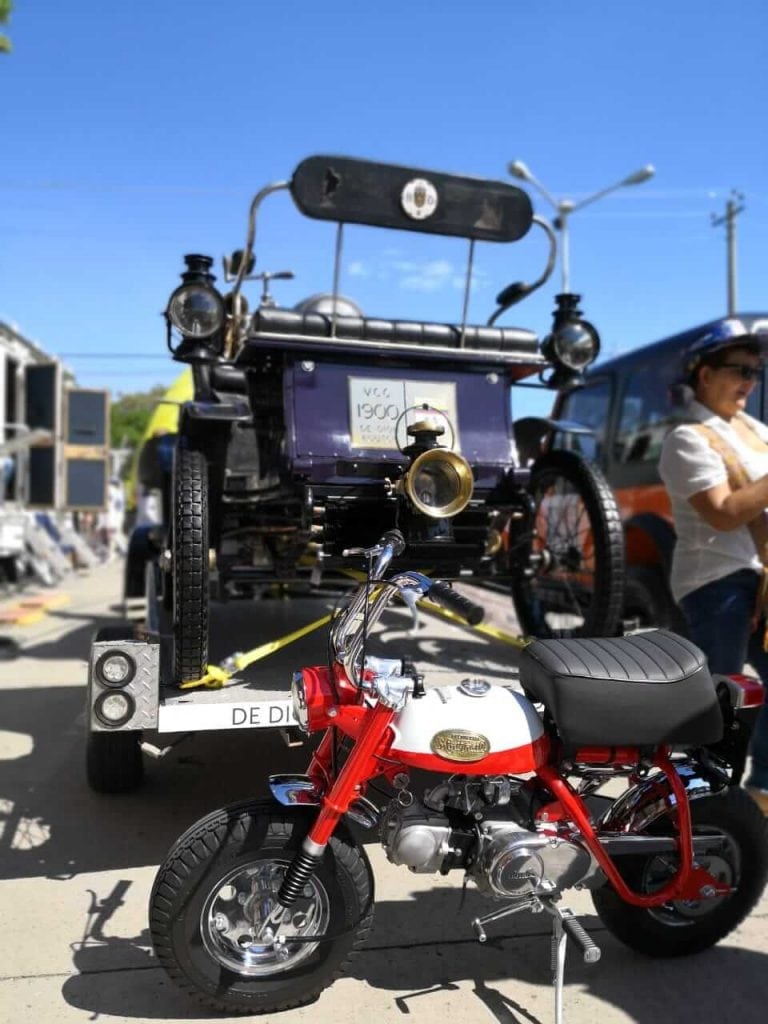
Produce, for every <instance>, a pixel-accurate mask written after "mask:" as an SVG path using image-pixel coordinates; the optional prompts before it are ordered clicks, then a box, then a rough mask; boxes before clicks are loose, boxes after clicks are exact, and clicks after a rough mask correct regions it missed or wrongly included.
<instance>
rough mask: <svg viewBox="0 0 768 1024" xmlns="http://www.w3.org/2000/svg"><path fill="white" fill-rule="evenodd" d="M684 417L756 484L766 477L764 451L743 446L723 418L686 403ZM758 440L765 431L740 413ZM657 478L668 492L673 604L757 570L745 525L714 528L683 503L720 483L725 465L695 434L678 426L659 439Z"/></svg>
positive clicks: (767, 435) (766, 437)
mask: <svg viewBox="0 0 768 1024" xmlns="http://www.w3.org/2000/svg"><path fill="white" fill-rule="evenodd" d="M686 412H687V413H688V414H689V415H688V419H689V420H690V421H692V422H693V421H695V422H699V423H706V424H707V426H710V427H712V428H713V429H714V430H715V431H716V432H717V433H718V434H719V435H720V436H721V437H722V438H723V439H724V440H725V441H727V442H728V444H729V445H730V446H731V448H733V450H734V452H736V454H737V455H738V457H739V459H740V461H741V464H742V466H743V467H744V470H745V472H746V474H747V476H748V477H749V479H750V480H752V481H754V480H759V479H760V477H762V476H765V475H766V473H768V451H766V452H765V454H763V453H761V452H758V451H755V449H754V448H750V447H749V445H746V444H745V443H744V442H743V441H742V440H741V438H740V437H739V435H738V434H737V433H736V431H735V430H734V429H733V428H732V427H731V426H730V424H729V423H728V422H727V420H723V419H721V418H720V417H719V416H715V415H714V414H713V413H712V411H711V410H710V409H708V408H707V407H706V406H705V405H702V404H701V403H700V402H695V401H694V402H691V403H690V405H689V406H688V408H687V410H686ZM740 418H741V419H742V420H743V421H745V422H747V423H749V425H750V426H751V427H753V429H754V430H755V432H756V433H757V434H758V436H759V437H760V438H761V439H762V440H763V441H765V442H766V444H768V427H766V426H765V425H764V424H762V423H760V421H759V420H756V419H753V418H752V417H751V416H747V414H746V413H740ZM659 472H660V473H661V478H662V480H663V481H664V484H665V485H666V488H667V490H668V491H669V496H670V499H671V502H672V516H673V518H674V522H675V532H676V533H677V543H676V545H675V553H674V556H673V559H672V574H671V580H670V583H671V586H672V594H673V595H674V597H675V600H677V601H679V600H680V598H681V597H684V596H685V595H686V594H690V593H691V591H693V590H697V589H698V588H699V587H703V586H704V585H705V584H706V583H712V582H713V581H714V580H719V579H722V578H723V576H728V575H730V574H731V573H733V572H737V571H738V570H739V569H754V570H755V571H756V572H761V571H762V568H763V566H762V563H761V561H760V559H759V558H758V555H757V551H756V550H755V544H754V541H753V540H752V534H751V533H750V532H749V527H747V526H740V527H739V528H738V529H736V530H716V529H715V528H714V527H712V526H710V525H709V524H708V523H707V522H705V521H704V520H703V519H702V518H701V516H700V515H699V514H698V513H697V512H696V511H695V510H694V508H693V506H692V505H691V504H690V503H689V501H688V499H689V498H691V497H692V496H693V495H694V494H699V493H700V492H701V491H706V490H709V488H710V487H715V486H716V485H717V484H722V483H725V482H726V480H727V479H728V474H727V471H726V468H725V463H724V461H723V459H722V457H721V456H720V455H718V453H717V452H716V451H715V450H714V449H713V448H712V446H711V445H710V444H709V442H708V441H707V439H706V438H705V437H702V435H701V434H700V433H699V431H698V430H697V429H696V428H695V427H693V426H689V425H688V424H681V425H680V426H677V427H675V428H674V430H672V431H670V433H669V434H667V436H666V438H665V439H664V445H663V447H662V450H661V459H660V461H659Z"/></svg>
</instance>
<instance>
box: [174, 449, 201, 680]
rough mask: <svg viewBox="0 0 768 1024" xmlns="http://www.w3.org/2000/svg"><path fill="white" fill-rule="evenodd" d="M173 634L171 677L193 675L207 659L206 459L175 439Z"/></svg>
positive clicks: (198, 671) (189, 676) (188, 676)
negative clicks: (172, 670) (177, 442)
mask: <svg viewBox="0 0 768 1024" xmlns="http://www.w3.org/2000/svg"><path fill="white" fill-rule="evenodd" d="M171 533H172V538H171V550H172V555H173V558H172V572H173V580H172V586H171V588H170V589H171V593H172V600H173V637H174V652H175V662H174V664H175V678H176V682H177V683H182V682H187V681H188V680H192V679H199V678H200V677H201V676H202V675H204V673H205V669H206V665H207V662H208V602H209V597H208V546H209V540H208V536H209V534H208V463H207V462H206V459H205V455H204V454H203V453H202V452H200V451H196V450H195V449H191V448H184V447H181V445H179V446H178V447H177V449H176V458H175V461H174V469H173V524H172V527H171Z"/></svg>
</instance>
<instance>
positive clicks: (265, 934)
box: [150, 801, 373, 1014]
mask: <svg viewBox="0 0 768 1024" xmlns="http://www.w3.org/2000/svg"><path fill="white" fill-rule="evenodd" d="M313 820H314V813H313V812H311V811H310V812H309V813H304V812H301V811H300V810H298V809H297V810H289V809H285V808H277V807H276V806H275V805H274V804H272V803H269V802H264V801H249V802H247V803H243V804H239V805H235V806H232V807H229V808H223V809H222V810H220V811H215V812H214V813H213V814H210V815H208V816H207V817H206V818H203V819H202V820H201V821H200V822H198V823H197V824H196V825H193V826H192V828H191V829H189V831H188V832H187V833H186V834H185V835H183V836H182V837H181V839H179V840H178V841H177V843H176V844H175V846H174V847H173V848H172V849H171V851H170V853H169V854H168V856H167V858H166V860H165V862H164V863H163V864H162V865H161V867H160V870H159V871H158V874H157V878H156V880H155V885H154V888H153V890H152V896H151V899H150V928H151V932H152V941H153V943H154V947H155V952H156V954H157V957H158V959H159V960H160V962H161V964H162V965H163V967H164V968H165V970H166V971H167V972H168V974H169V975H170V977H171V978H172V980H173V981H174V982H175V983H176V984H178V985H179V986H180V987H181V988H183V989H185V990H186V991H188V992H189V993H190V994H192V995H194V996H195V997H196V998H197V999H198V1000H199V1001H200V1002H202V1003H203V1004H205V1005H206V1006H207V1007H210V1008H213V1009H215V1010H216V1011H218V1012H223V1013H248V1014H255V1013H276V1012H278V1011H280V1010H287V1009H289V1008H290V1007H293V1006H300V1005H303V1004H305V1003H308V1002H311V1001H313V1000H314V999H316V998H317V996H318V995H319V994H320V993H321V992H322V991H323V989H325V988H327V986H328V985H330V984H331V982H332V981H334V979H335V978H337V977H338V976H339V975H340V974H342V973H343V972H344V971H345V970H346V968H347V966H348V964H349V962H350V959H351V958H352V957H353V956H354V954H355V953H356V952H357V950H358V948H359V947H360V945H361V944H362V943H363V941H364V939H365V937H366V936H367V934H368V932H369V930H370V926H371V920H372V916H373V876H372V873H371V868H370V864H369V863H368V858H367V857H366V855H365V852H364V850H363V849H362V848H361V847H360V846H358V845H357V843H356V842H355V841H354V840H353V839H352V837H351V836H350V834H349V833H348V832H347V831H346V829H344V828H343V827H339V828H338V829H337V830H336V833H335V834H334V836H333V837H332V838H331V840H330V841H329V843H328V846H327V847H326V850H325V854H324V856H323V860H322V862H321V864H320V866H319V867H318V868H317V870H316V871H315V872H314V873H313V874H312V875H311V876H310V877H309V878H308V879H307V881H306V882H305V884H304V886H303V887H302V890H301V894H300V895H299V897H298V899H297V900H296V902H295V903H294V904H293V905H292V906H291V907H290V908H289V909H288V910H287V911H285V912H284V914H283V916H282V918H281V919H280V920H279V921H278V920H277V919H276V918H272V917H271V915H272V914H273V913H274V912H275V910H276V907H277V903H276V896H277V892H278V890H279V889H280V885H281V883H282V881H283V879H284V877H285V873H286V870H287V869H288V867H289V865H290V864H291V862H292V860H293V858H294V856H295V855H296V853H297V852H298V851H299V850H300V849H301V843H302V840H303V839H304V837H305V835H306V833H307V830H308V828H309V825H310V823H311V822H312V821H313Z"/></svg>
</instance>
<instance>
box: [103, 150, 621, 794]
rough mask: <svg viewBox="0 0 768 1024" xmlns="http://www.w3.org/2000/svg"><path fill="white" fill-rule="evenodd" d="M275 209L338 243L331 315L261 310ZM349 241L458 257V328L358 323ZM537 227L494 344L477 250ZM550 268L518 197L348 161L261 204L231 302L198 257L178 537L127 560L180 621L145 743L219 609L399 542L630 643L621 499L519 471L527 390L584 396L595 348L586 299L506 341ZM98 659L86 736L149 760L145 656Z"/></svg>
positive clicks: (519, 601) (545, 464)
mask: <svg viewBox="0 0 768 1024" xmlns="http://www.w3.org/2000/svg"><path fill="white" fill-rule="evenodd" d="M280 192H287V193H288V194H289V195H290V197H291V198H292V200H293V203H294V205H295V207H296V208H297V210H298V212H299V213H301V214H303V215H304V216H305V217H308V218H312V219H315V220H320V221H326V222H329V223H331V224H333V225H335V231H336V241H335V261H334V270H333V282H334V287H333V292H332V293H331V294H330V295H329V296H328V297H327V300H326V303H325V306H324V307H322V306H320V307H318V306H317V304H312V303H306V304H300V305H299V307H296V308H294V309H282V308H279V307H277V306H275V305H274V304H271V303H270V304H267V305H265V304H264V303H262V304H260V305H259V306H258V307H257V308H256V309H254V310H253V311H250V310H249V309H248V304H247V302H246V299H245V297H244V294H243V290H244V285H245V283H246V282H247V281H248V280H249V279H252V278H253V277H254V276H257V275H254V273H253V271H254V265H255V238H256V225H257V216H258V213H259V211H260V209H261V207H262V204H263V203H264V202H265V201H266V200H267V199H268V198H269V197H271V196H272V195H274V194H276V193H280ZM348 224H354V225H366V226H370V227H374V228H385V229H390V230H395V231H404V232H420V233H424V234H430V235H434V236H438V237H441V236H442V237H451V238H463V239H465V240H466V242H467V250H468V258H467V269H466V276H465V284H464V303H463V309H462V314H461V317H460V318H456V319H455V320H452V321H449V322H433V321H413V320H404V319H402V318H400V317H398V316H394V317H388V318H384V317H378V316H377V317H372V316H364V315H362V313H360V311H359V310H356V309H355V308H354V307H352V308H350V306H349V305H348V304H347V303H345V302H343V300H342V298H341V295H340V290H339V289H340V277H341V267H342V254H343V251H344V228H345V225H348ZM534 225H535V226H536V228H537V229H538V230H541V231H542V232H543V233H544V235H545V237H546V240H547V245H548V254H547V259H546V266H545V267H544V268H543V271H542V273H541V274H540V275H539V277H538V278H536V279H535V280H534V281H533V283H522V282H516V283H514V284H512V285H510V286H508V287H507V288H505V289H504V290H503V291H502V292H501V293H500V294H499V296H498V298H497V308H496V309H495V310H494V311H493V313H492V315H491V317H490V319H489V321H488V322H487V323H483V324H473V323H470V322H468V318H467V310H468V308H469V297H470V290H471V285H472V277H473V264H474V257H475V249H476V246H477V244H478V243H481V242H488V243H496V244H501V243H511V242H515V241H517V240H519V239H521V238H523V237H524V236H525V235H526V234H527V233H528V231H529V230H530V229H531V227H532V226H534ZM555 257H556V240H555V235H554V232H553V231H552V228H551V226H550V225H549V224H548V222H547V221H546V220H544V219H543V218H541V217H539V216H534V213H533V210H532V207H531V203H530V200H529V197H528V195H527V194H526V193H525V192H524V191H522V190H521V189H519V188H517V187H515V186H513V185H511V184H508V183H505V182H498V181H493V180H486V179H480V178H470V177H466V176H461V175H456V174H449V173H444V172H437V171H429V170H424V169H421V168H413V167H402V166H397V165H391V164H383V163H377V162H372V161H366V160H359V159H354V158H350V157H338V156H313V157H309V158H308V159H306V160H303V161H302V162H301V163H300V164H299V165H298V167H297V168H296V169H295V171H294V172H293V175H292V176H291V178H290V179H289V180H286V181H281V182H277V183H274V184H271V185H267V186H265V187H264V188H262V189H261V190H260V191H259V192H258V193H257V194H256V196H255V197H254V199H253V202H252V203H251V207H250V210H249V216H248V229H247V235H246V243H245V246H244V248H243V249H242V250H238V251H236V252H235V253H234V254H233V255H232V257H230V258H228V259H227V260H225V267H224V270H225V278H226V279H228V282H229V284H230V285H231V287H230V290H229V291H228V292H227V293H222V292H221V291H220V290H219V289H218V288H217V287H216V279H215V277H214V274H213V271H212V267H213V260H212V259H211V258H210V257H208V256H204V255H200V254H192V255H188V256H186V257H185V268H184V270H183V272H182V275H181V278H182V279H181V283H180V284H179V285H178V287H176V288H175V289H174V290H173V292H172V294H171V296H170V298H169V301H168V305H167V309H166V323H167V344H168V348H169V350H170V352H171V355H172V357H173V359H174V360H176V361H177V362H180V363H182V364H187V365H189V366H190V367H191V370H192V387H193V395H192V397H191V398H190V399H189V400H188V401H185V402H183V403H182V404H181V406H180V408H179V417H178V427H177V433H176V436H175V449H174V457H173V464H172V469H171V473H170V480H169V481H168V489H169V500H168V503H167V504H168V505H169V515H168V520H167V522H166V523H165V526H164V529H163V530H160V531H158V530H154V531H148V532H147V535H146V538H145V539H146V543H145V544H143V545H139V544H136V545H132V547H133V548H135V550H136V551H137V552H138V554H137V556H136V557H137V559H138V561H139V562H141V568H142V569H143V570H144V574H145V577H146V579H147V580H148V581H149V583H150V590H151V594H152V596H151V600H150V603H154V604H155V605H156V606H157V608H156V609H155V610H154V611H153V612H152V614H153V615H155V613H156V612H157V609H160V611H163V610H164V611H165V612H167V615H168V619H169V621H168V628H167V629H165V630H163V629H161V628H160V627H158V629H159V633H158V637H159V639H158V642H157V647H158V651H156V652H154V653H153V654H152V657H153V659H154V660H153V661H152V667H151V668H150V669H148V678H150V679H151V684H149V685H150V690H151V693H152V696H151V698H150V699H149V707H150V711H151V713H150V714H149V715H148V718H147V721H148V722H150V723H151V724H152V725H156V724H157V721H158V713H157V709H158V708H161V709H162V702H163V700H164V699H165V698H164V696H163V694H164V693H168V692H170V691H172V690H173V687H184V688H185V692H187V693H188V694H192V693H193V692H194V690H193V689H190V688H193V687H194V686H195V684H196V683H197V682H199V681H200V680H204V679H205V678H206V673H207V672H208V661H209V639H210V637H209V633H210V625H209V624H210V608H211V602H212V600H220V601H234V600H236V599H246V600H249V601H251V602H253V600H254V599H255V598H258V597H259V596H260V595H263V594H265V593H267V592H269V590H270V589H273V588H274V587H275V586H281V587H290V588H293V589H294V590H295V589H296V588H297V587H299V588H301V587H304V588H307V589H310V588H312V587H316V586H317V585H318V584H320V583H322V582H323V581H326V580H328V579H339V578H344V574H346V573H347V572H348V570H349V568H350V560H349V555H350V552H351V551H355V550H356V549H360V548H365V547H370V545H371V544H372V543H374V542H375V540H376V538H377V537H380V536H381V535H382V534H384V533H386V531H387V530H391V529H397V530H399V531H400V532H401V533H402V534H403V536H404V538H405V542H406V544H405V549H404V550H403V552H402V553H401V554H399V555H398V557H397V559H396V561H395V566H396V567H397V568H398V569H402V570H408V569H420V568H425V567H426V568H428V569H429V570H430V571H431V572H432V574H433V575H435V576H440V577H442V578H443V579H447V580H453V581H455V580H467V581H471V582H478V583H494V584H495V585H497V586H503V587H506V588H507V589H508V590H509V592H510V594H511V595H512V596H513V597H514V601H515V605H516V608H517V611H518V614H519V617H520V619H521V622H522V624H523V628H524V629H525V631H526V632H529V633H535V634H536V635H540V636H548V635H549V636H551V635H596V634H611V633H614V632H615V631H616V629H617V624H618V618H619V612H620V610H621V603H622V599H623V593H622V591H623V540H622V533H621V529H620V525H619V520H618V512H617V509H616V506H615V502H614V500H613V496H612V494H611V491H610V488H609V487H608V485H607V484H606V482H605V480H604V478H603V477H602V475H601V473H600V472H599V470H597V469H595V468H594V467H592V466H591V465H590V464H589V463H588V462H587V461H586V460H584V459H583V458H582V457H581V456H580V455H578V454H577V453H575V452H562V451H558V452H552V453H548V454H546V455H544V456H543V457H541V458H536V459H529V458H528V457H527V456H525V454H521V451H522V446H523V444H524V440H525V439H524V438H523V437H521V436H520V435H519V434H518V433H517V431H516V424H515V421H514V419H513V412H512V397H513V391H514V390H515V386H516V385H522V384H525V385H530V384H532V383H533V382H537V383H538V384H540V385H541V386H543V387H550V388H555V389H557V388H558V387H560V386H563V385H564V384H565V383H566V382H568V381H571V380H574V379H579V377H580V375H581V374H582V373H583V371H584V370H585V369H586V368H587V367H588V366H589V364H590V363H591V362H592V360H593V359H594V358H595V357H596V355H597V353H598V350H599V336H598V333H597V331H596V330H595V328H594V327H593V326H592V325H591V324H590V323H589V322H588V321H587V320H585V319H584V317H583V316H582V314H581V312H580V310H579V309H578V305H577V303H576V302H575V301H573V298H574V297H572V296H559V297H558V299H557V305H556V310H555V314H554V322H553V323H552V325H551V327H550V329H549V330H548V331H547V332H545V335H544V337H542V336H540V335H539V334H538V333H536V332H535V331H533V330H531V329H528V328H523V327H518V326H499V325H498V323H497V321H498V320H499V318H500V316H501V315H502V314H503V313H505V312H506V310H507V309H509V308H510V307H511V306H512V305H514V304H515V303H516V302H518V301H520V300H521V299H523V298H524V297H525V296H526V295H529V294H531V293H532V292H533V291H534V290H535V289H536V288H539V287H541V286H542V285H543V284H544V283H545V282H546V281H547V280H548V278H549V276H550V274H551V272H552V269H553V267H554V263H555ZM133 568H134V569H135V568H136V566H135V565H134V566H133ZM133 578H134V579H135V578H136V573H135V572H134V574H133ZM156 617H157V616H156ZM162 637H168V638H170V643H169V647H170V650H169V651H168V652H165V651H164V650H161V648H164V644H165V643H166V641H165V640H163V639H162ZM104 642H105V643H106V644H107V646H106V647H103V646H98V645H97V647H98V650H97V651H94V653H93V654H92V658H91V683H90V693H91V708H92V714H91V717H90V721H91V730H92V737H93V736H96V735H97V734H98V735H99V737H100V738H99V739H98V740H95V741H93V742H95V743H100V744H101V746H102V748H103V750H107V748H108V746H109V740H108V739H105V737H110V738H114V736H115V735H117V733H118V732H121V731H122V732H132V733H133V734H134V744H135V745H136V744H137V743H138V735H139V734H140V729H141V728H144V726H142V725H141V724H140V721H139V719H137V718H136V717H135V716H134V714H129V711H130V706H126V707H123V708H122V710H121V699H120V697H117V698H116V699H115V695H116V693H122V694H124V695H125V696H131V694H130V686H131V685H133V683H132V682H131V681H129V683H128V684H127V689H126V684H125V683H124V682H122V680H124V679H126V678H130V680H133V679H134V678H136V673H135V671H134V669H133V668H130V667H129V668H126V667H125V666H126V665H127V664H128V662H131V663H135V662H136V653H137V651H138V648H137V649H135V650H129V649H128V648H126V649H125V651H124V652H123V653H124V655H125V657H124V658H123V660H121V648H120V646H119V644H118V645H117V646H115V645H114V644H113V643H112V641H111V639H107V640H106V641H104ZM142 642H146V641H142ZM100 643H101V642H100ZM97 654H98V657H97ZM99 659H103V660H101V661H100V660H99ZM113 668H114V674H115V675H116V677H117V678H116V681H115V682H114V684H113V683H111V682H110V681H109V679H108V678H106V677H107V676H108V675H109V673H110V672H111V671H112V669H113ZM124 672H125V674H124ZM161 677H162V681H163V684H162V685H161V682H160V680H161ZM105 694H106V696H105ZM177 696H178V691H177ZM169 699H174V698H173V697H170V698H169ZM99 700H102V706H101V711H102V714H101V716H100V715H99V713H98V708H97V704H98V701H99ZM106 702H110V704H109V705H108V706H113V707H114V716H115V717H114V720H108V719H109V715H106V716H105V715H104V714H103V712H104V710H105V708H104V704H105V703H106ZM137 707H138V704H137ZM161 717H162V716H161ZM181 717H183V716H181ZM176 721H177V722H178V721H180V718H179V716H176ZM121 742H128V741H121ZM107 758H108V755H107V754H102V755H100V757H99V763H100V764H102V763H104V762H105V760H106V759H107ZM92 774H94V775H95V774H98V773H92ZM91 781H92V784H95V785H97V786H98V779H97V778H95V777H93V778H92V780H91Z"/></svg>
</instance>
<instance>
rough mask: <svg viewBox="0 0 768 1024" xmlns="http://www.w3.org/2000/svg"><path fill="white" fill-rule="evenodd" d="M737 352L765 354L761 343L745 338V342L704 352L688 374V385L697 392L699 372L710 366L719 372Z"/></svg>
mask: <svg viewBox="0 0 768 1024" xmlns="http://www.w3.org/2000/svg"><path fill="white" fill-rule="evenodd" d="M736 351H740V352H748V353H749V354H750V355H751V356H761V355H762V354H763V353H762V349H761V347H760V345H759V343H758V342H757V341H750V340H749V339H748V338H745V339H744V340H743V341H737V342H736V343H735V344H734V345H724V346H722V347H721V348H716V349H713V350H712V351H711V352H703V353H702V355H701V356H700V358H699V360H698V362H697V363H696V365H695V366H694V367H693V369H692V370H691V371H690V373H689V374H688V380H687V381H686V384H688V386H689V387H691V388H693V389H694V390H695V389H696V386H697V384H698V381H699V370H700V369H701V368H702V366H709V367H711V368H712V369H713V370H719V369H720V367H721V366H723V365H724V364H725V363H727V362H730V359H731V356H732V355H733V353H734V352H736Z"/></svg>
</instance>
